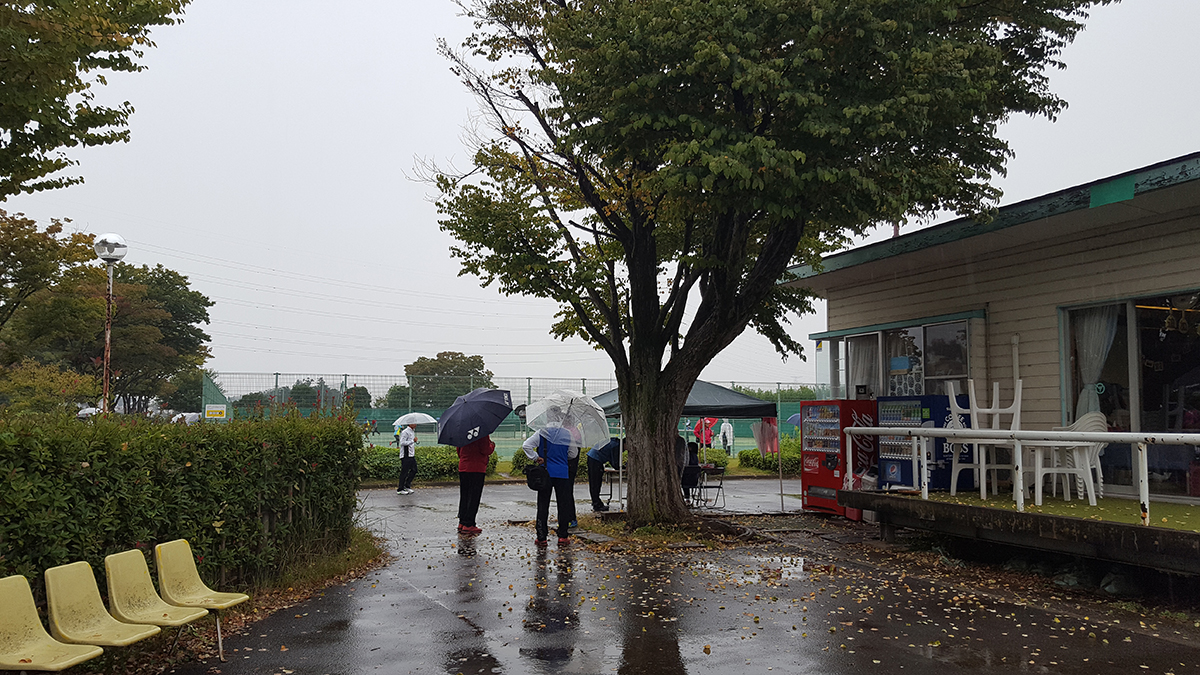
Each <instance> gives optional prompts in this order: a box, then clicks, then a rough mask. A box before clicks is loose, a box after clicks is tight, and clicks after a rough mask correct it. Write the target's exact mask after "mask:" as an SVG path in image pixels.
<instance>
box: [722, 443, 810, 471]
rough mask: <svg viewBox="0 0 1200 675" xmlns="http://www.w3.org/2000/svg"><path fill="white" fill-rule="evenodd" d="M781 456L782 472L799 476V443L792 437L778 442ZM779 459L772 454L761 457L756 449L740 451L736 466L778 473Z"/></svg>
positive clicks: (800, 464) (800, 467) (800, 466)
mask: <svg viewBox="0 0 1200 675" xmlns="http://www.w3.org/2000/svg"><path fill="white" fill-rule="evenodd" d="M779 450H780V453H781V455H782V462H783V472H784V473H785V474H787V475H789V476H799V475H800V472H801V470H802V468H803V467H802V463H801V454H800V441H799V440H798V439H796V438H795V437H792V436H784V437H783V438H781V439H780V441H779ZM779 463H780V458H779V457H777V456H776V455H775V454H774V453H769V454H767V455H766V456H763V454H762V453H760V452H759V451H758V449H757V448H751V449H750V450H742V451H741V452H739V453H738V465H739V466H747V467H750V468H752V469H762V470H763V471H771V472H776V471H779Z"/></svg>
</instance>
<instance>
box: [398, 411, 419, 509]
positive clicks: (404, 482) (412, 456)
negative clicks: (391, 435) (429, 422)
mask: <svg viewBox="0 0 1200 675" xmlns="http://www.w3.org/2000/svg"><path fill="white" fill-rule="evenodd" d="M416 429H417V425H416V424H415V423H414V424H409V425H408V426H406V427H404V429H403V430H402V431H401V432H400V435H399V436H398V437H397V440H396V442H397V445H399V446H400V485H399V487H397V488H396V494H398V495H411V494H412V493H413V489H412V482H413V478H416V477H417V431H416Z"/></svg>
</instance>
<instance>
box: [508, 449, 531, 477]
mask: <svg viewBox="0 0 1200 675" xmlns="http://www.w3.org/2000/svg"><path fill="white" fill-rule="evenodd" d="M528 463H529V457H528V456H527V455H526V454H525V451H524V450H522V449H521V448H517V451H516V452H514V453H513V456H512V472H511V473H509V475H510V476H524V475H525V465H526V464H528Z"/></svg>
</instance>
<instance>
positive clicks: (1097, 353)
mask: <svg viewBox="0 0 1200 675" xmlns="http://www.w3.org/2000/svg"><path fill="white" fill-rule="evenodd" d="M1120 313H1121V306H1120V305H1105V306H1103V307H1092V308H1090V309H1081V310H1078V311H1075V312H1072V314H1071V318H1072V321H1073V325H1072V329H1073V333H1074V335H1075V357H1076V358H1077V359H1078V364H1079V376H1080V377H1081V378H1083V389H1082V390H1080V392H1079V396H1078V397H1077V398H1076V401H1075V419H1079V418H1080V417H1083V416H1084V415H1086V414H1087V413H1090V412H1099V411H1100V395H1099V394H1097V393H1096V382H1097V381H1098V380H1099V379H1100V372H1101V371H1102V370H1104V362H1105V361H1107V360H1108V350H1109V349H1112V343H1113V337H1115V336H1116V334H1117V318H1118V317H1119V316H1120Z"/></svg>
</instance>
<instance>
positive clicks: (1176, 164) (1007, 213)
mask: <svg viewBox="0 0 1200 675" xmlns="http://www.w3.org/2000/svg"><path fill="white" fill-rule="evenodd" d="M1195 180H1200V152H1196V153H1192V154H1190V155H1184V156H1182V157H1178V158H1175V159H1170V160H1167V161H1165V162H1160V163H1158V164H1153V165H1150V166H1147V167H1143V168H1141V169H1134V170H1133V171H1128V172H1126V173H1123V174H1119V175H1116V176H1111V177H1109V178H1104V179H1102V180H1098V181H1093V182H1091V183H1086V184H1084V185H1079V186H1076V187H1072V188H1067V189H1065V190H1059V191H1058V192H1051V193H1050V194H1047V195H1043V196H1041V197H1035V198H1033V199H1027V200H1025V201H1023V202H1017V203H1016V204H1010V205H1008V206H1004V207H1001V208H1000V209H999V210H998V211H997V212H996V215H995V217H993V218H992V220H991V221H990V222H987V223H980V222H977V221H975V220H972V219H971V218H958V219H956V220H952V221H950V222H948V223H942V224H941V225H934V226H932V227H927V228H924V229H921V230H917V231H916V232H913V233H912V234H906V235H903V236H900V237H894V238H892V239H888V240H886V241H881V242H877V243H874V244H869V245H867V246H861V247H859V248H854V249H850V250H849V251H842V252H841V253H834V254H832V255H829V256H826V257H825V258H823V259H822V260H821V267H822V268H823V269H822V270H821V271H820V272H818V271H816V270H815V269H814V268H813V266H812V265H798V266H796V267H792V268H790V269H789V270H788V271H787V273H786V275H785V277H784V278H783V279H780V283H789V282H792V281H797V280H799V279H808V278H810V277H815V276H817V275H818V274H822V273H825V272H833V271H835V270H840V269H845V268H848V267H854V266H856V265H862V264H865V263H869V262H874V261H877V260H885V259H887V258H892V257H895V256H899V255H904V254H906V253H912V252H914V251H920V250H922V249H926V248H932V247H934V246H939V245H941V244H948V243H950V242H954V241H959V240H962V239H968V238H970V237H974V236H977V235H981V234H987V233H989V232H996V231H998V230H1003V229H1007V228H1009V227H1013V226H1016V225H1022V224H1025V223H1030V222H1033V221H1036V220H1041V219H1043V218H1050V217H1052V216H1057V215H1062V214H1064V213H1070V212H1072V211H1078V210H1081V209H1088V208H1096V207H1099V206H1104V205H1106V204H1113V203H1116V202H1120V201H1127V200H1129V199H1133V198H1134V197H1135V196H1137V195H1141V194H1146V193H1148V192H1153V191H1155V190H1161V189H1163V188H1168V187H1173V186H1176V185H1181V184H1183V183H1188V182H1191V181H1195Z"/></svg>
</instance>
